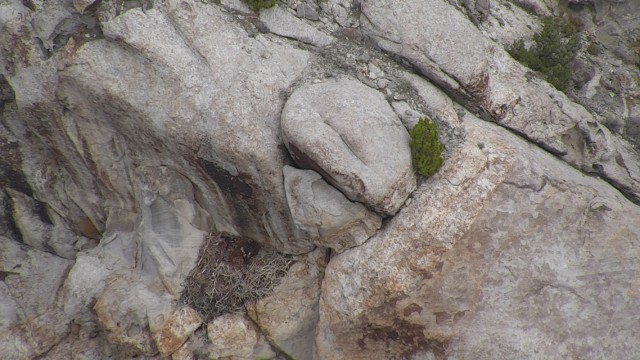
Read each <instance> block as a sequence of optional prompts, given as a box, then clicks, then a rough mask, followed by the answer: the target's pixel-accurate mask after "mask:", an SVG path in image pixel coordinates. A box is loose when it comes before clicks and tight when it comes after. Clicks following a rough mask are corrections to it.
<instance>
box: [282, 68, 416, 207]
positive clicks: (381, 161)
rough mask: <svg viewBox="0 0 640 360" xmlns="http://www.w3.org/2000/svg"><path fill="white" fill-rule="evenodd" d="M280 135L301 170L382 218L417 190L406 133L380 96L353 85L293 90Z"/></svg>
mask: <svg viewBox="0 0 640 360" xmlns="http://www.w3.org/2000/svg"><path fill="white" fill-rule="evenodd" d="M282 133H283V136H284V141H285V143H286V145H287V147H288V149H289V152H290V153H291V155H292V156H293V158H294V160H295V161H296V162H297V163H298V164H299V165H300V166H301V167H303V168H310V169H313V170H315V171H316V172H318V173H320V174H321V175H322V176H323V177H324V179H325V180H326V181H327V182H329V183H330V184H331V185H333V186H335V187H337V188H338V189H339V190H340V191H342V192H343V193H344V194H345V195H346V196H347V198H349V199H350V200H352V201H358V202H361V203H363V204H365V205H367V206H368V207H370V208H372V209H373V210H375V211H377V212H379V213H381V214H384V215H392V214H394V213H396V212H397V211H398V209H399V208H400V206H401V205H402V203H403V202H404V200H405V199H406V198H407V196H408V195H409V193H410V192H411V191H412V190H413V188H414V187H415V176H414V174H413V169H412V167H411V154H410V151H409V135H408V133H407V131H406V129H405V128H404V127H403V126H402V123H401V122H400V120H399V119H398V117H397V116H396V115H395V113H394V112H393V110H392V109H391V107H390V106H389V104H388V103H387V102H386V100H385V98H384V96H383V95H382V94H381V93H379V92H377V91H375V90H372V89H371V88H368V87H366V86H365V85H363V84H361V83H359V82H357V81H354V80H350V79H346V78H345V79H331V80H327V81H324V82H322V83H317V84H310V85H305V86H303V87H301V88H298V89H296V91H295V92H294V93H293V94H292V95H291V97H290V98H289V100H288V101H287V103H286V105H285V108H284V110H283V112H282Z"/></svg>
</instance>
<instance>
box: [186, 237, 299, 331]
mask: <svg viewBox="0 0 640 360" xmlns="http://www.w3.org/2000/svg"><path fill="white" fill-rule="evenodd" d="M292 263H293V258H292V257H291V256H290V255H285V254H282V253H279V252H276V251H275V250H272V249H267V248H265V247H261V246H260V244H258V243H256V242H254V241H250V240H245V239H239V238H233V237H230V236H226V235H223V234H211V235H209V236H208V237H207V239H206V240H205V243H204V244H203V246H202V247H201V248H200V254H199V256H198V261H197V262H196V266H195V267H194V268H193V270H192V271H191V273H190V274H189V276H188V277H187V278H186V280H185V281H184V283H183V286H184V289H183V291H182V296H181V301H182V302H183V303H185V304H187V305H189V306H191V307H192V308H194V309H195V310H196V311H198V312H199V313H200V314H201V315H203V318H204V320H205V321H210V320H212V319H213V318H215V317H216V316H219V315H222V314H225V313H228V312H239V311H244V309H245V304H246V303H248V302H252V301H255V300H259V299H261V298H263V297H265V296H266V295H269V294H270V293H271V292H272V291H273V289H274V288H275V287H276V286H277V285H278V284H279V283H280V280H281V278H282V277H283V276H284V275H285V274H286V273H287V271H288V270H289V267H290V266H291V264H292Z"/></svg>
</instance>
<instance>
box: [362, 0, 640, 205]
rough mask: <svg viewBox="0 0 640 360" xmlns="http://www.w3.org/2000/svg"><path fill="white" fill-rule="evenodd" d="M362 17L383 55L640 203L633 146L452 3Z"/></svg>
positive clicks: (386, 4)
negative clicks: (538, 77) (531, 72)
mask: <svg viewBox="0 0 640 360" xmlns="http://www.w3.org/2000/svg"><path fill="white" fill-rule="evenodd" d="M389 9H390V10H391V11H389ZM362 14H363V19H364V20H366V21H364V22H363V27H364V29H365V30H366V31H367V33H369V34H371V36H373V38H374V39H375V40H376V41H377V43H378V44H379V45H380V46H381V47H382V48H383V49H385V50H388V51H390V52H393V53H396V54H398V55H400V56H402V57H405V58H406V59H407V60H409V61H410V62H411V63H412V64H413V65H414V66H416V67H417V68H418V69H419V70H420V72H422V74H424V75H425V76H427V77H428V78H429V79H431V80H432V81H433V82H435V83H436V84H438V85H440V86H442V87H443V88H444V89H446V90H447V91H448V92H450V93H451V94H452V95H453V96H454V97H455V98H456V99H457V100H459V101H460V102H461V103H462V104H465V105H467V106H468V107H469V108H470V109H473V110H474V111H479V112H481V113H483V115H484V116H485V117H487V118H488V119H491V120H492V121H495V122H496V123H498V124H500V125H503V126H505V127H507V128H509V129H512V130H514V131H516V132H517V133H519V134H522V135H523V136H525V137H527V138H528V139H530V140H531V141H533V142H535V143H538V144H540V146H542V147H544V148H545V149H546V150H548V151H550V152H552V153H554V154H556V155H558V156H560V157H562V158H563V159H564V160H565V161H567V162H568V163H570V164H571V165H573V166H575V167H577V168H579V169H581V170H583V171H585V172H589V173H596V174H600V175H602V176H603V177H605V178H607V179H608V180H609V181H611V182H613V183H614V184H615V185H616V186H617V187H618V188H621V189H622V190H624V191H625V192H626V193H627V194H628V195H629V196H630V197H632V198H633V199H634V201H635V202H637V203H640V168H639V167H638V166H637V165H635V160H634V157H635V153H634V152H633V150H631V149H630V148H629V145H628V143H626V142H622V141H619V139H618V138H616V137H614V136H612V134H611V132H610V131H609V130H608V129H607V128H606V127H605V126H603V125H601V124H599V123H598V122H597V121H596V119H595V118H594V117H593V116H592V115H591V114H590V113H588V112H587V111H585V109H584V108H582V107H581V106H576V105H575V104H574V103H572V102H571V101H569V100H568V99H567V98H566V96H564V95H563V94H562V93H560V92H558V91H555V90H553V89H551V88H550V87H549V86H548V84H546V83H542V82H539V81H535V80H533V79H531V77H530V76H527V68H525V67H523V66H522V65H520V64H519V63H517V62H516V61H515V60H514V59H512V58H511V57H510V56H509V55H508V54H507V53H506V52H505V51H504V49H503V48H502V47H501V46H498V45H497V44H496V43H494V42H492V41H491V40H488V39H486V38H484V37H483V36H482V34H481V32H480V31H479V30H478V29H477V28H476V27H475V26H474V25H473V24H472V23H471V21H469V20H468V19H467V18H466V17H464V15H462V14H461V13H460V12H458V11H456V10H455V8H454V7H452V6H451V5H450V4H449V3H448V2H447V1H445V0H429V1H426V2H424V1H418V0H415V1H403V2H401V3H398V2H395V1H391V0H374V1H366V2H363V4H362ZM627 163H629V164H627Z"/></svg>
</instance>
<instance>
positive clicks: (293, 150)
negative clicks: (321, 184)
mask: <svg viewBox="0 0 640 360" xmlns="http://www.w3.org/2000/svg"><path fill="white" fill-rule="evenodd" d="M287 148H288V149H289V154H291V157H292V158H293V161H295V163H296V164H297V165H298V166H299V167H300V168H302V169H311V170H313V171H315V172H317V173H318V174H320V175H321V176H322V177H323V178H324V179H325V180H326V181H327V182H328V183H330V184H331V185H333V186H334V187H335V184H336V180H335V179H334V178H333V177H332V176H331V175H330V174H329V173H328V172H326V171H325V170H324V169H323V168H322V167H320V165H318V163H317V162H315V160H313V159H312V158H310V157H309V155H307V154H305V153H304V152H303V151H302V150H300V149H298V147H297V146H295V145H294V144H289V145H288V147H287Z"/></svg>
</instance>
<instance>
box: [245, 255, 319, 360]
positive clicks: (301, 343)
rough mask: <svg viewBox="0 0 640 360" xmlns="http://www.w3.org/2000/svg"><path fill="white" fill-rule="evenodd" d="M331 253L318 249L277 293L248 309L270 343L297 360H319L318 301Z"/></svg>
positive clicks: (293, 270) (297, 265)
mask: <svg viewBox="0 0 640 360" xmlns="http://www.w3.org/2000/svg"><path fill="white" fill-rule="evenodd" d="M326 265H327V250H326V249H316V250H315V251H314V252H312V253H309V254H308V255H307V256H306V257H305V258H304V259H303V260H302V261H300V262H297V263H295V264H293V265H292V266H291V269H290V270H289V272H288V273H287V275H286V276H285V277H284V278H283V279H282V282H281V283H280V285H279V286H278V287H277V288H276V289H275V290H274V292H273V294H272V295H270V296H268V297H265V298H263V299H260V300H258V301H256V302H255V303H251V304H249V305H248V306H247V313H248V315H249V317H250V318H251V319H252V320H253V321H254V322H255V323H256V325H258V327H259V328H260V329H261V330H262V331H263V332H264V333H265V335H266V336H267V338H268V339H269V341H270V342H271V343H272V344H274V345H275V346H277V347H278V349H280V350H281V351H283V352H284V353H285V354H287V355H288V356H290V357H292V358H294V359H300V360H304V359H315V358H317V357H315V352H316V351H315V329H316V326H317V324H318V318H319V313H318V301H319V299H320V284H321V282H322V277H323V271H324V268H325V266H326Z"/></svg>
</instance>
